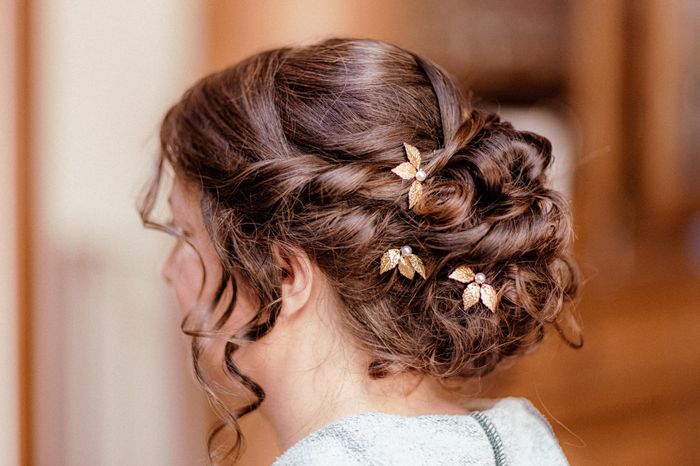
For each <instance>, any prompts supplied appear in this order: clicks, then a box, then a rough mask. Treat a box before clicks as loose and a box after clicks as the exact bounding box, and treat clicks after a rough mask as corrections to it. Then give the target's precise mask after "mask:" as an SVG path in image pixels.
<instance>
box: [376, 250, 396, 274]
mask: <svg viewBox="0 0 700 466" xmlns="http://www.w3.org/2000/svg"><path fill="white" fill-rule="evenodd" d="M400 258H401V250H400V249H389V250H388V251H387V252H385V253H384V255H382V260H381V265H380V266H379V274H380V275H381V274H383V273H384V272H386V271H387V270H391V269H393V268H394V267H396V264H398V263H399V259H400Z"/></svg>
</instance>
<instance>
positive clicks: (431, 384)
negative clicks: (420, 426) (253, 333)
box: [260, 322, 468, 451]
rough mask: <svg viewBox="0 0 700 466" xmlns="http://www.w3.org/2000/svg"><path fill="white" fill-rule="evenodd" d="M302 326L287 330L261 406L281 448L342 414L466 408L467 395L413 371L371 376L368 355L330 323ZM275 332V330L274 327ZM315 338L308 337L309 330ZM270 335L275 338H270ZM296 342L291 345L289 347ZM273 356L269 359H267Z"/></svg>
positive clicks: (445, 411)
mask: <svg viewBox="0 0 700 466" xmlns="http://www.w3.org/2000/svg"><path fill="white" fill-rule="evenodd" d="M302 324H303V325H302V327H303V331H299V332H298V333H297V332H289V333H287V334H286V335H284V336H281V335H279V334H278V335H274V336H273V335H271V337H272V338H274V341H275V342H286V349H285V352H284V354H285V358H284V366H283V367H279V368H277V370H276V371H273V373H274V378H273V379H272V380H266V381H265V385H264V387H265V392H266V398H265V401H264V402H263V404H262V405H261V407H260V411H261V414H262V415H263V416H264V417H265V418H266V419H267V421H268V422H269V423H270V425H271V426H272V428H273V430H274V432H275V433H276V435H277V440H278V445H279V447H280V448H281V449H282V451H284V450H286V449H287V448H289V447H290V446H292V445H293V444H294V443H296V442H297V441H299V440H300V439H302V438H303V437H305V436H306V435H308V434H309V433H311V432H313V431H314V430H316V429H318V428H320V427H323V426H324V425H327V424H328V423H330V422H332V421H334V420H336V419H339V418H341V417H344V416H347V415H351V414H357V413H363V412H386V413H392V414H400V415H420V414H464V413H465V412H467V411H468V408H467V406H466V405H465V403H464V402H463V401H460V400H463V395H461V396H460V395H457V394H455V393H453V392H451V391H449V390H446V389H445V388H443V387H442V386H441V385H440V384H439V383H438V382H437V380H435V379H433V378H430V377H424V376H423V377H421V376H417V375H412V374H399V375H392V376H388V377H385V378H382V379H371V378H370V377H369V376H368V375H367V361H366V358H363V357H362V353H360V352H359V351H358V350H356V349H355V347H354V346H353V345H351V344H347V343H344V342H343V341H342V338H340V336H339V335H338V334H333V332H329V327H327V326H325V327H324V328H323V329H320V328H316V329H315V330H314V331H311V330H310V329H312V328H314V326H315V323H314V322H302ZM272 333H275V332H274V331H273V332H272ZM310 334H311V335H314V338H309V335H310ZM272 338H271V339H272ZM291 348H293V351H289V349H291ZM268 361H269V360H268Z"/></svg>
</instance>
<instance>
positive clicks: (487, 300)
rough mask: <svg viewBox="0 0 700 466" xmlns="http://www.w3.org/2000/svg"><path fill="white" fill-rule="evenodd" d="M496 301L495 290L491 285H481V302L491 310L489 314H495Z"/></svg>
mask: <svg viewBox="0 0 700 466" xmlns="http://www.w3.org/2000/svg"><path fill="white" fill-rule="evenodd" d="M496 300H497V295H496V290H494V289H493V287H492V286H491V285H486V284H484V285H481V302H482V303H484V306H486V307H488V308H489V309H491V312H496Z"/></svg>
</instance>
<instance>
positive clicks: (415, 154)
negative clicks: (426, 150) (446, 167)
mask: <svg viewBox="0 0 700 466" xmlns="http://www.w3.org/2000/svg"><path fill="white" fill-rule="evenodd" d="M403 147H404V149H406V157H408V161H409V162H411V165H413V166H414V167H416V170H418V169H419V168H420V159H421V157H420V151H419V150H418V148H417V147H415V146H412V145H410V144H406V143H405V142H404V143H403Z"/></svg>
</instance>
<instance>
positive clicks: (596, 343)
mask: <svg viewBox="0 0 700 466" xmlns="http://www.w3.org/2000/svg"><path fill="white" fill-rule="evenodd" d="M0 2H1V3H0V60H1V65H2V66H0V135H2V136H0V157H1V161H0V216H1V217H2V221H1V222H0V380H2V383H0V464H1V465H19V464H21V465H39V466H43V465H96V464H99V465H115V466H116V465H137V464H138V465H141V464H149V465H197V464H205V447H204V442H205V436H206V432H207V430H208V428H209V426H210V424H211V421H212V417H211V413H210V412H209V409H208V406H207V404H206V401H205V400H204V398H203V396H202V394H201V393H200V391H199V390H198V388H197V386H196V385H195V382H194V381H193V378H192V376H191V374H190V362H189V356H188V351H187V340H186V338H185V337H183V336H181V334H180V331H179V326H178V324H179V317H178V315H177V312H176V311H175V303H174V300H173V299H172V297H171V296H170V294H169V292H168V290H167V289H166V288H165V286H164V285H163V284H162V282H161V281H160V276H159V269H160V264H161V263H162V261H163V260H164V257H165V251H166V249H167V247H168V246H169V240H168V239H167V238H165V237H161V236H160V234H158V233H154V232H147V231H143V230H142V228H141V225H140V221H139V219H138V216H137V215H136V211H135V209H134V204H135V201H136V198H137V196H138V193H139V190H140V188H141V186H142V184H143V182H145V181H146V180H147V179H148V176H149V175H150V173H151V168H152V164H153V157H154V155H155V153H156V149H157V131H158V124H159V120H160V118H161V117H162V115H163V114H164V112H165V111H166V110H167V108H168V106H169V105H171V104H173V103H174V102H175V101H176V100H177V99H178V98H179V96H180V94H181V93H182V92H183V91H184V90H185V89H186V88H187V87H188V86H189V85H190V84H192V83H193V81H194V80H196V79H197V78H198V77H200V76H202V75H204V74H205V73H208V72H211V71H214V70H217V69H219V68H222V67H224V66H227V65H229V64H232V63H234V62H236V61H238V60H240V59H242V58H244V57H246V56H248V55H250V54H252V53H254V52H257V51H261V50H263V49H266V48H270V47H274V46H280V45H285V44H290V43H292V44H297V43H306V42H310V41H314V40H318V39H322V38H325V37H329V36H363V37H372V38H377V39H383V40H388V41H391V42H394V43H396V44H399V45H402V46H405V47H408V48H411V49H413V50H415V51H417V52H419V53H421V54H423V55H425V56H427V57H429V58H431V59H433V60H435V61H437V62H438V63H440V64H442V65H443V66H444V67H445V68H447V69H448V70H449V71H451V72H452V73H453V74H454V75H456V76H457V77H459V78H460V79H461V80H462V82H463V83H464V85H465V86H467V87H468V88H469V89H471V90H472V93H473V96H474V100H475V101H476V102H477V104H478V105H481V106H485V107H490V108H497V109H500V110H501V112H502V113H503V114H504V115H505V117H506V118H510V119H512V120H513V121H514V122H515V124H516V126H519V127H521V128H524V129H531V130H535V131H539V132H541V133H543V134H545V135H546V136H548V137H550V139H551V140H552V141H553V143H554V149H555V153H556V156H557V162H556V167H555V172H554V180H555V183H557V185H558V186H559V187H560V188H561V189H563V190H564V191H565V192H566V193H567V195H568V196H569V197H570V199H571V200H572V203H573V207H574V215H575V225H576V229H577V239H576V254H577V256H578V258H579V260H580V263H581V265H582V269H583V272H584V275H585V278H586V285H585V288H584V296H583V298H582V300H581V302H580V304H579V305H578V307H577V311H576V314H577V315H578V317H579V319H580V321H581V322H582V325H583V333H584V337H585V345H584V347H583V348H582V349H581V350H579V351H574V350H572V349H570V348H568V347H567V346H566V345H564V344H563V343H562V342H561V340H560V339H559V338H558V336H557V335H556V333H555V332H552V334H551V335H550V337H549V338H548V339H547V340H546V341H545V343H544V345H543V346H542V347H541V348H540V349H539V350H538V351H537V352H535V353H533V354H531V355H528V356H526V357H524V358H522V359H521V360H519V361H518V362H517V363H515V364H514V365H513V367H512V368H510V369H509V370H507V371H501V372H499V373H497V374H494V376H492V377H489V378H487V379H485V380H484V383H483V396H484V397H500V396H507V395H516V396H525V397H528V398H529V399H530V400H531V401H532V402H533V403H534V404H535V405H536V406H537V407H538V409H540V411H542V412H543V413H544V414H545V415H546V416H547V417H548V419H549V420H550V422H551V424H552V425H553V427H554V429H555V431H556V433H557V436H558V438H559V441H560V443H561V445H562V448H563V449H564V451H565V453H566V454H567V456H568V458H569V459H570V461H571V464H573V465H594V464H595V465H598V464H625V465H627V464H634V465H666V464H668V465H671V464H673V465H691V464H700V446H699V445H698V444H699V442H698V432H700V312H699V311H700V304H698V303H700V153H699V149H698V148H699V147H700V53H698V50H697V44H699V43H700V2H697V1H695V0H668V1H662V0H641V1H633V0H585V1H584V0H580V1H563V0H529V1H527V2H523V1H516V0H490V1H487V0H482V1H477V0H441V1H417V0H404V1H401V0H383V1H371V0H297V1H289V0H278V1H272V0H263V1H255V2H253V1H223V0H212V1H207V2H196V1H187V0H151V1H148V2H112V1H107V0H92V1H87V0H83V1H76V0H51V1H49V0H26V1H22V0H0ZM244 428H245V430H246V434H247V441H248V449H247V452H246V454H245V457H244V459H243V461H242V462H241V464H249V465H264V464H269V463H270V462H271V460H272V459H273V458H274V457H275V455H276V454H277V453H278V451H277V449H276V448H277V447H276V446H275V444H274V441H273V440H272V439H271V437H270V433H269V431H268V430H267V428H266V427H265V425H264V423H262V422H261V420H260V419H259V418H258V417H257V416H256V415H252V416H250V417H248V418H246V419H245V420H244Z"/></svg>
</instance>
